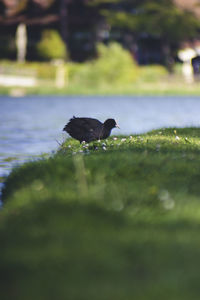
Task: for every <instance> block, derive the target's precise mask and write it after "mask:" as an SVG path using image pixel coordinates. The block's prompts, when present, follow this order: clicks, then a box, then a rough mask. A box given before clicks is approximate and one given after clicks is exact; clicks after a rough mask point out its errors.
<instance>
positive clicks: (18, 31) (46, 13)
mask: <svg viewBox="0 0 200 300" xmlns="http://www.w3.org/2000/svg"><path fill="white" fill-rule="evenodd" d="M199 5H200V1H198V0H190V1H185V0H159V1H158V0H152V1H147V0H141V1H138V0H124V1H120V0H110V1H108V0H29V1H28V0H1V1H0V40H1V43H0V87H1V90H2V93H7V94H8V93H9V94H11V95H12V94H14V95H18V94H19V95H21V94H26V93H32V94H33V93H36V92H38V90H39V91H41V89H42V91H43V92H44V93H48V92H50V90H49V83H50V82H51V91H52V88H53V87H55V88H58V89H60V90H62V91H63V93H75V91H76V93H77V92H80V93H87V92H88V93H89V91H93V94H94V89H96V92H99V88H101V93H102V89H104V90H105V91H107V90H108V89H111V91H112V88H111V87H110V83H112V84H117V85H119V84H120V87H121V90H125V89H126V90H127V88H128V89H129V90H130V92H134V91H135V90H137V89H139V91H141V92H143V91H144V90H145V86H146V89H148V88H149V86H148V84H151V83H155V82H156V83H158V85H159V88H158V90H159V89H160V90H161V91H162V90H163V89H164V90H165V87H163V86H162V87H161V85H162V82H163V81H165V83H167V84H168V89H171V90H174V80H175V81H176V83H177V84H178V85H179V84H180V80H184V82H186V83H187V84H191V83H194V82H196V81H198V79H199V75H200V68H199V66H200V56H199V55H200V20H199V17H200V6H199ZM130 57H131V60H132V61H131V62H130ZM111 58H112V59H111ZM16 62H17V63H16ZM116 70H117V72H116ZM108 80H109V84H108ZM52 84H53V86H52ZM134 84H137V89H136V86H135V85H134ZM13 86H15V87H26V88H30V89H31V88H32V90H30V89H29V90H28V91H27V90H26V89H18V90H17V89H9V90H8V87H13ZM125 86H126V88H125ZM112 87H113V86H112ZM34 88H35V89H34ZM177 88H179V89H180V87H179V86H178V87H177ZM152 89H154V90H155V88H154V87H153V86H151V90H152ZM195 89H197V90H198V87H196V86H195ZM1 90H0V91H1ZM198 92H199V91H198Z"/></svg>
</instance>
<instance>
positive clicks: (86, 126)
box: [63, 118, 102, 142]
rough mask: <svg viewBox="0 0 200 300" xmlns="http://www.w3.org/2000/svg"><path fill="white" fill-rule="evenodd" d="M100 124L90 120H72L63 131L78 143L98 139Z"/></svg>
mask: <svg viewBox="0 0 200 300" xmlns="http://www.w3.org/2000/svg"><path fill="white" fill-rule="evenodd" d="M101 127H102V123H101V122H100V121H98V120H96V119H92V118H72V119H70V121H69V123H68V124H67V125H66V126H65V127H64V129H63V130H65V131H67V132H68V133H69V134H70V135H71V136H72V137H73V138H75V139H77V140H79V141H86V142H90V141H92V140H95V139H98V136H99V133H100V130H101Z"/></svg>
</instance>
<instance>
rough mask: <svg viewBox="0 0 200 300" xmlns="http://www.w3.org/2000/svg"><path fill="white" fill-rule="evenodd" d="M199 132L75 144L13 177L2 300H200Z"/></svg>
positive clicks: (3, 223)
mask: <svg viewBox="0 0 200 300" xmlns="http://www.w3.org/2000/svg"><path fill="white" fill-rule="evenodd" d="M199 154H200V129H198V128H183V129H181V128H179V129H175V128H169V129H160V130H156V131H152V132H149V133H147V134H143V135H140V136H138V135H133V136H130V137H129V136H128V137H110V138H109V139H107V140H105V141H101V142H98V141H97V142H94V143H90V144H81V145H80V144H79V142H77V141H75V140H72V139H68V140H66V142H65V143H64V144H63V145H62V146H61V147H60V149H58V152H57V153H56V154H54V155H52V156H51V157H50V158H48V159H44V158H43V159H41V160H39V161H37V162H29V163H26V164H24V165H23V166H21V167H20V168H16V169H14V170H13V171H12V173H11V174H10V175H9V177H8V178H7V180H6V185H5V188H4V190H3V201H4V203H5V204H4V208H3V209H2V211H1V214H0V245H1V256H0V257H1V259H0V290H1V296H2V299H5V300H7V299H8V300H10V299H17V300H18V299H19V300H25V299H29V300H32V299H33V300H35V299H38V300H40V299H41V300H44V299H47V300H51V299H52V300H53V299H55V298H57V299H75V300H79V299H80V300H88V299H94V300H102V299H103V300H104V299H105V300H107V299H109V300H122V299H123V300H124V299H125V300H129V299H130V300H132V299H141V300H143V299H152V300H153V299H160V298H162V299H170V300H179V299H181V300H188V299H198V298H199V294H200V287H199V264H198V261H199V255H200V238H199V230H200V201H199V195H200V185H199V181H200V167H199V166H200V155H199Z"/></svg>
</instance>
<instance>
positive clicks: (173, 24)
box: [102, 0, 200, 44]
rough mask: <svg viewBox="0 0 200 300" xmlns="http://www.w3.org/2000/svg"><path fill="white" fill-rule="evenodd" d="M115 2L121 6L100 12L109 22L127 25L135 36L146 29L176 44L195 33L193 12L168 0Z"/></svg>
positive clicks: (196, 28) (121, 26) (197, 21)
mask: <svg viewBox="0 0 200 300" xmlns="http://www.w3.org/2000/svg"><path fill="white" fill-rule="evenodd" d="M116 2H119V3H120V10H114V9H109V8H108V9H107V10H105V9H104V10H103V11H102V13H103V14H104V16H105V17H106V18H107V19H108V21H109V22H110V24H111V25H112V26H115V27H118V28H127V29H129V30H131V31H132V32H134V33H135V35H136V36H140V35H141V33H146V34H149V35H152V36H156V37H160V38H162V40H164V39H166V40H165V42H170V43H173V44H176V43H178V42H180V41H183V40H184V39H189V38H193V37H195V36H197V34H198V30H199V27H200V23H199V20H198V18H197V17H196V16H195V15H194V13H192V12H190V11H187V10H183V9H180V8H178V7H177V5H175V3H174V2H173V1H171V0H163V1H157V0H154V1H148V0H145V1H135V3H134V4H131V2H130V1H116ZM127 7H129V9H127ZM111 8H113V7H112V6H111ZM133 9H134V13H130V12H129V11H130V10H133Z"/></svg>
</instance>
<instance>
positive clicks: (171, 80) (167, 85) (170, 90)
mask: <svg viewBox="0 0 200 300" xmlns="http://www.w3.org/2000/svg"><path fill="white" fill-rule="evenodd" d="M0 95H11V96H17V97H19V96H20V97H21V96H25V95H139V96H140V95H141V96H146V95H147V96H168V95H169V96H176V95H177V96H179V95H180V96H199V95H200V85H199V82H194V83H192V84H188V83H186V82H185V81H184V80H183V78H179V77H176V76H174V77H173V76H172V77H167V78H165V80H163V79H162V80H157V81H155V82H146V81H142V80H141V81H136V82H134V83H132V84H119V85H116V86H115V85H108V84H107V83H104V84H101V85H91V86H90V85H89V86H87V85H79V84H75V83H72V82H69V85H68V86H65V87H63V88H56V86H55V82H54V81H48V82H45V81H41V82H40V81H39V84H38V85H37V86H36V87H32V88H25V87H2V86H1V87H0Z"/></svg>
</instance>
